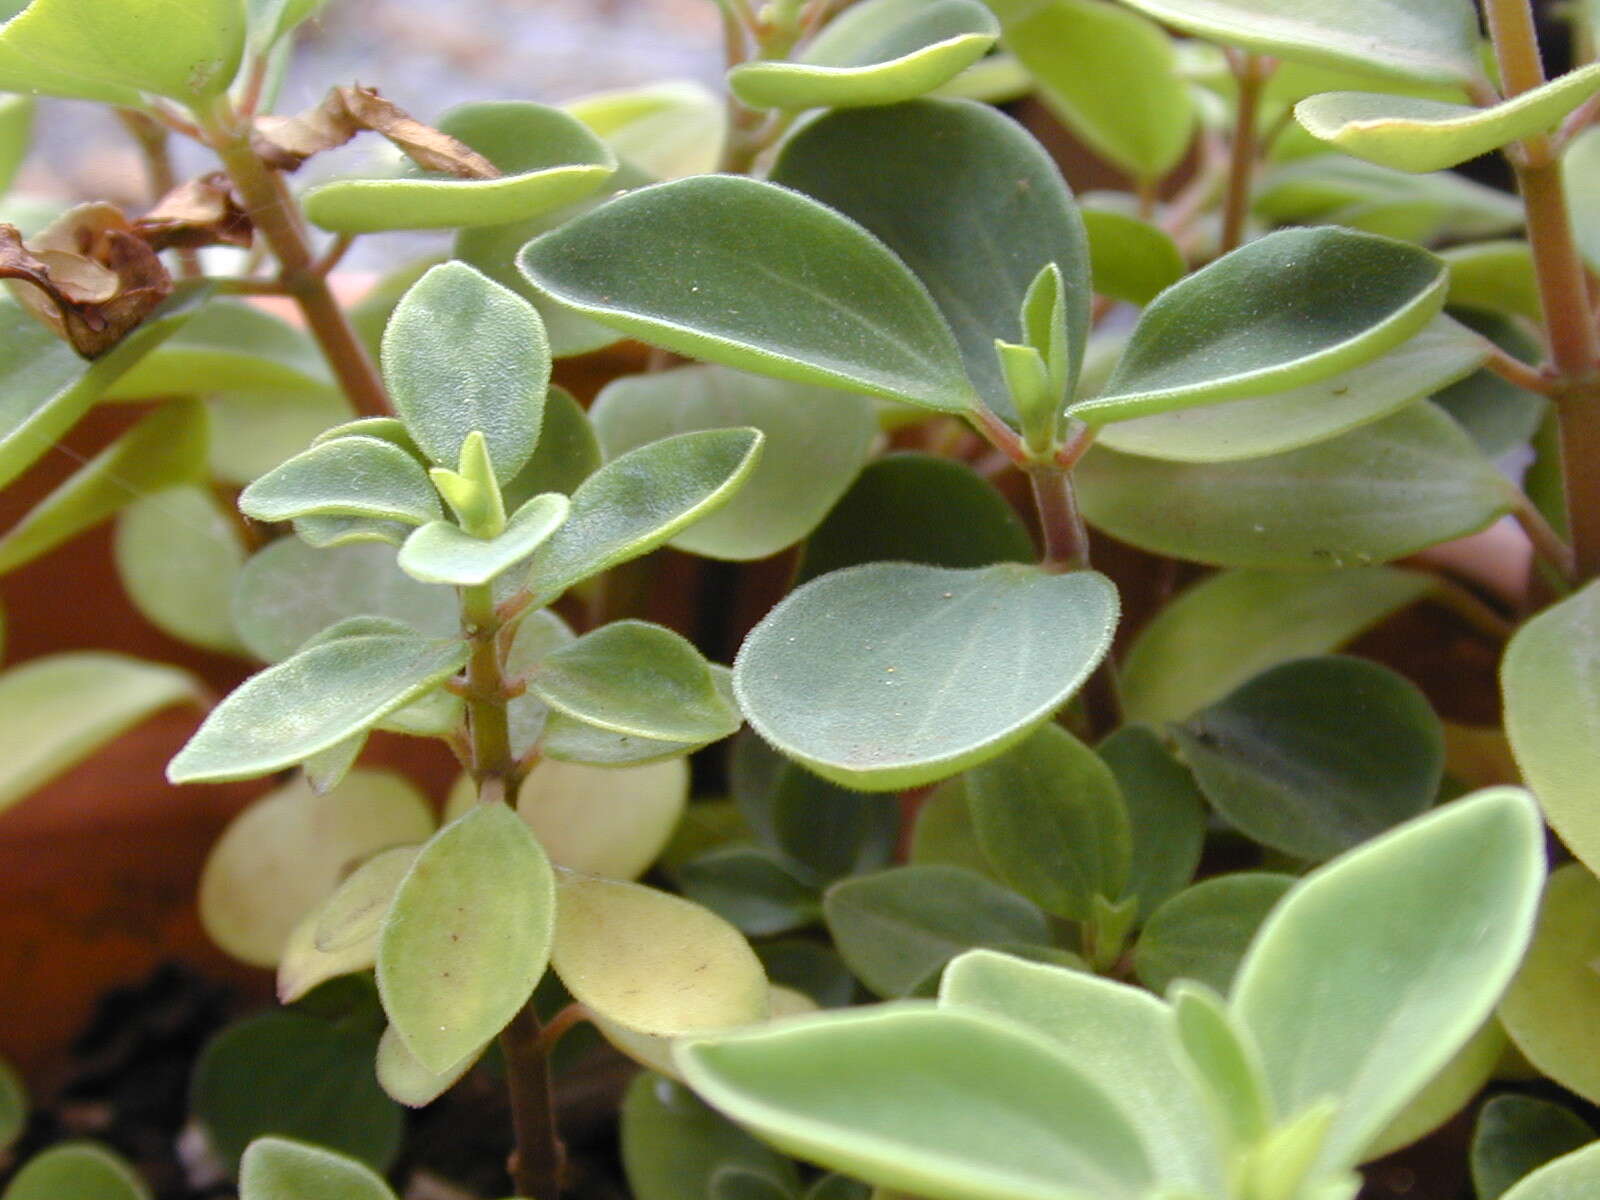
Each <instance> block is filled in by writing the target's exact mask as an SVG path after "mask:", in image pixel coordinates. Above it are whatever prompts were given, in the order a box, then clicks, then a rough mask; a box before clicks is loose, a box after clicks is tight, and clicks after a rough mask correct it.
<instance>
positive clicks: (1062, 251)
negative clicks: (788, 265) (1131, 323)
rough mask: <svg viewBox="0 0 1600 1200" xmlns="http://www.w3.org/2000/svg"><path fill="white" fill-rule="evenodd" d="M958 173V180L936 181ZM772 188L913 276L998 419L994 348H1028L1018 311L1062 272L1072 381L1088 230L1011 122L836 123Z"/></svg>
mask: <svg viewBox="0 0 1600 1200" xmlns="http://www.w3.org/2000/svg"><path fill="white" fill-rule="evenodd" d="M950 161H960V162H961V163H962V164H963V170H962V171H961V172H960V173H958V174H956V175H951V174H950V173H949V172H946V171H942V170H941V169H940V164H942V163H945V162H950ZM772 178H773V180H774V181H775V182H778V183H782V184H785V185H786V186H789V187H793V188H796V189H798V190H799V191H801V192H804V193H806V194H807V195H809V196H811V197H813V198H815V199H817V200H820V201H821V202H822V203H824V204H826V205H828V206H829V207H830V208H833V209H835V210H837V211H838V212H841V213H843V214H844V215H845V216H847V217H850V218H852V219H854V220H856V221H859V222H860V223H861V224H862V226H863V227H864V228H865V229H866V230H867V231H868V232H869V233H871V234H873V235H874V236H875V237H877V238H878V239H880V240H881V241H882V242H883V243H884V244H885V245H886V246H888V247H889V249H890V250H892V251H893V252H894V253H895V254H896V255H897V256H898V257H899V258H900V260H901V261H902V262H904V263H905V264H906V265H907V266H908V267H910V268H911V270H912V272H913V273H914V274H915V275H916V276H917V278H918V279H920V280H921V281H922V284H923V285H924V286H925V287H926V288H927V289H928V292H929V293H930V294H931V295H932V297H933V301H934V303H935V304H937V305H938V306H939V311H940V313H941V314H943V317H944V320H945V322H946V323H947V324H948V326H949V328H950V329H951V330H952V331H954V333H955V339H956V342H957V344H958V345H959V346H960V349H961V360H962V363H963V365H964V366H965V369H966V375H967V378H968V379H970V380H971V381H972V383H973V384H974V385H975V386H976V387H977V390H978V394H979V395H981V396H982V397H983V399H984V401H985V402H986V403H987V404H988V405H989V406H990V407H991V408H994V409H995V410H996V411H997V412H1000V413H1002V414H1004V415H1008V416H1009V415H1012V406H1011V403H1010V398H1009V397H1010V393H1009V391H1008V389H1007V388H1006V385H1005V380H1004V377H1003V375H1002V373H1001V370H1000V364H999V362H998V361H997V360H996V358H995V352H994V343H995V339H996V338H1000V339H1002V340H1004V341H1007V342H1021V341H1023V340H1024V339H1023V336H1022V335H1023V330H1022V326H1021V321H1020V318H1019V313H1020V312H1021V311H1022V307H1023V300H1024V298H1025V297H1026V296H1027V294H1028V288H1029V286H1030V285H1031V284H1032V283H1033V281H1034V279H1035V277H1037V275H1038V274H1039V271H1040V270H1041V269H1042V268H1043V267H1044V266H1045V264H1046V263H1051V262H1053V263H1055V264H1056V265H1057V266H1058V267H1059V269H1060V271H1061V274H1062V278H1063V282H1064V284H1065V286H1064V288H1063V292H1064V300H1065V307H1066V313H1067V347H1068V358H1069V366H1068V379H1069V381H1070V380H1074V379H1076V377H1077V370H1078V364H1079V362H1080V361H1081V359H1082V357H1083V346H1084V341H1085V339H1086V337H1087V335H1088V328H1089V283H1088V275H1089V248H1088V241H1087V238H1086V235H1085V234H1084V230H1083V220H1082V218H1081V217H1080V216H1079V215H1078V210H1077V206H1076V205H1075V204H1074V202H1073V200H1072V195H1071V193H1070V192H1068V190H1067V188H1066V185H1065V184H1064V183H1063V182H1062V180H1061V174H1060V172H1059V170H1058V169H1057V168H1056V166H1055V164H1054V162H1052V161H1051V159H1050V157H1049V155H1047V154H1046V153H1045V152H1044V150H1043V148H1042V147H1040V145H1039V143H1038V142H1036V141H1034V140H1033V138H1032V137H1030V136H1029V135H1028V134H1027V133H1026V132H1024V131H1023V129H1022V128H1021V126H1019V125H1017V124H1016V123H1015V122H1014V121H1012V120H1010V119H1009V118H1008V117H1006V116H1004V115H1003V114H1001V113H999V112H998V111H996V110H995V109H992V108H989V107H987V106H986V105H982V104H978V103H976V102H974V101H970V100H918V101H914V102H912V103H910V104H904V105H897V106H895V107H893V108H878V109H861V110H854V111H846V112H835V113H830V114H829V115H827V116H825V117H822V118H820V119H819V120H817V121H814V122H812V123H811V124H809V125H807V126H806V127H805V128H804V129H802V130H801V131H800V132H799V133H797V134H795V136H794V137H792V138H790V139H789V140H788V142H786V143H785V145H784V148H783V152H782V154H781V156H780V157H779V159H778V162H777V164H776V165H775V166H774V167H773V173H772ZM878 394H883V393H878ZM900 398H902V399H906V400H910V401H912V402H913V403H923V404H928V405H929V407H941V406H940V405H936V404H929V402H928V401H927V400H924V399H919V398H918V397H917V396H916V395H914V394H910V393H901V394H900Z"/></svg>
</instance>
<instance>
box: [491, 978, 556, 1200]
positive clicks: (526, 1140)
mask: <svg viewBox="0 0 1600 1200" xmlns="http://www.w3.org/2000/svg"><path fill="white" fill-rule="evenodd" d="M542 1034H543V1030H542V1029H541V1028H540V1025H539V1015H538V1013H536V1012H535V1011H534V1008H533V999H532V997H529V999H528V1002H527V1003H526V1004H524V1005H523V1006H522V1009H521V1011H520V1012H518V1013H517V1015H516V1016H514V1017H512V1018H511V1024H509V1025H507V1026H506V1027H505V1029H504V1030H503V1031H502V1032H501V1034H500V1053H501V1054H502V1055H503V1056H504V1057H505V1061H506V1082H507V1084H508V1086H509V1087H510V1090H511V1125H512V1128H513V1130H514V1131H515V1133H516V1139H517V1148H516V1150H515V1152H514V1153H513V1154H512V1156H511V1179H512V1182H513V1183H515V1184H516V1188H517V1195H518V1196H523V1197H526V1198H527V1200H556V1197H557V1196H559V1195H560V1194H561V1180H562V1176H563V1175H564V1174H565V1173H566V1157H567V1156H566V1151H565V1150H563V1149H562V1146H561V1138H560V1136H559V1135H558V1134H557V1133H556V1123H555V1112H556V1101H555V1089H554V1087H553V1085H552V1083H551V1079H550V1058H549V1055H548V1054H547V1053H546V1046H545V1043H544V1039H543V1036H542Z"/></svg>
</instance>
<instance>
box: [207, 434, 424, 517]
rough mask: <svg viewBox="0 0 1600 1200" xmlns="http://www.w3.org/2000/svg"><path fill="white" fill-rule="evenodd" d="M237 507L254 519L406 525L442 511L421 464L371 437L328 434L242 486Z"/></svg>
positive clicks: (399, 450)
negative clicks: (358, 519)
mask: <svg viewBox="0 0 1600 1200" xmlns="http://www.w3.org/2000/svg"><path fill="white" fill-rule="evenodd" d="M239 510H240V511H241V512H243V513H244V514H245V515H246V516H248V517H254V518H255V519H256V520H258V521H288V520H292V519H293V518H295V517H305V516H319V515H329V516H344V515H351V516H364V517H372V518H374V519H376V520H380V521H403V522H405V523H406V524H407V525H425V524H427V523H428V522H429V521H436V520H438V519H439V518H440V517H441V516H442V515H443V510H442V509H441V508H440V507H439V497H438V495H437V494H436V493H435V492H434V490H433V485H432V484H430V483H429V482H428V476H427V473H426V472H424V471H423V469H422V464H421V463H419V462H417V460H416V459H415V458H413V457H411V455H409V454H407V453H406V452H405V451H404V450H402V449H400V447H399V446H396V445H395V444H394V443H393V442H386V441H383V440H381V439H379V438H373V437H341V438H334V439H333V440H332V441H327V442H322V443H321V444H319V445H316V446H312V447H311V448H310V449H309V450H305V451H303V452H301V453H300V454H297V455H295V456H294V457H293V458H291V459H290V460H289V461H288V462H286V463H284V464H283V465H282V466H279V467H277V468H276V469H275V470H272V471H269V472H268V473H267V474H265V475H263V476H262V477H261V478H260V479H258V480H256V481H255V482H254V483H252V484H251V485H250V486H249V487H247V488H245V490H244V491H243V492H242V493H240V496H239Z"/></svg>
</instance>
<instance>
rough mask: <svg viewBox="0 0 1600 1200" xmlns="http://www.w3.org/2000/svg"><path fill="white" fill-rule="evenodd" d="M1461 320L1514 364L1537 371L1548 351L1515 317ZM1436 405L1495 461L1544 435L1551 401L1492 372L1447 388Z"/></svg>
mask: <svg viewBox="0 0 1600 1200" xmlns="http://www.w3.org/2000/svg"><path fill="white" fill-rule="evenodd" d="M1461 318H1462V320H1463V321H1464V322H1465V323H1466V324H1467V325H1468V327H1469V328H1471V329H1473V330H1474V331H1476V332H1477V333H1480V334H1482V335H1483V336H1484V337H1486V338H1488V339H1489V340H1490V341H1491V342H1493V343H1494V344H1495V345H1497V346H1499V347H1500V349H1502V350H1504V351H1505V352H1506V353H1507V354H1509V355H1511V356H1512V357H1513V358H1517V359H1521V360H1522V361H1523V362H1525V363H1527V364H1528V365H1529V366H1533V367H1537V366H1538V365H1539V362H1540V360H1541V359H1542V358H1543V356H1544V347H1543V346H1542V345H1541V344H1540V343H1539V342H1538V341H1537V340H1536V339H1535V338H1533V337H1532V336H1530V334H1529V332H1528V330H1527V328H1526V327H1525V326H1524V325H1523V324H1522V323H1521V322H1519V321H1517V320H1516V319H1515V318H1514V317H1509V316H1506V315H1505V314H1503V313H1493V312H1483V311H1482V310H1478V311H1470V310H1463V311H1461ZM1433 402H1434V403H1435V404H1437V405H1438V406H1439V407H1440V408H1442V409H1444V410H1445V412H1447V413H1449V414H1450V416H1451V417H1452V418H1454V419H1455V421H1456V423H1457V424H1458V425H1460V426H1461V427H1462V428H1463V429H1465V430H1466V431H1467V433H1468V434H1469V435H1471V437H1472V440H1473V441H1474V442H1476V443H1477V445H1478V449H1480V450H1482V451H1483V453H1484V454H1485V455H1487V456H1488V457H1490V458H1500V457H1502V456H1503V455H1506V454H1509V453H1510V452H1512V451H1514V450H1518V449H1520V448H1522V447H1524V446H1526V445H1527V444H1528V443H1529V442H1530V441H1531V440H1532V439H1533V436H1534V434H1536V433H1537V432H1538V431H1539V426H1540V425H1541V424H1542V423H1543V421H1544V418H1545V415H1546V413H1548V412H1549V410H1550V400H1549V397H1547V396H1540V395H1538V394H1537V393H1534V392H1528V391H1524V390H1523V389H1521V388H1519V387H1517V386H1516V385H1515V384H1513V383H1511V382H1509V381H1508V380H1506V379H1505V378H1504V377H1502V376H1500V375H1497V374H1495V373H1494V372H1493V371H1491V370H1489V369H1487V368H1480V369H1479V370H1477V371H1474V372H1473V373H1472V374H1471V375H1468V376H1467V377H1466V378H1465V379H1461V380H1458V381H1456V382H1455V383H1453V384H1451V385H1450V386H1449V387H1447V388H1445V389H1444V390H1443V391H1442V392H1439V393H1438V394H1437V395H1435V396H1434V397H1433Z"/></svg>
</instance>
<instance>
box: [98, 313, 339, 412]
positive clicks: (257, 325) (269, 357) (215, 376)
mask: <svg viewBox="0 0 1600 1200" xmlns="http://www.w3.org/2000/svg"><path fill="white" fill-rule="evenodd" d="M332 384H333V376H332V374H331V373H330V372H329V370H328V364H327V360H326V359H324V358H323V357H322V355H321V353H320V352H319V351H318V349H317V344H316V342H314V341H313V340H312V339H311V336H310V334H308V333H306V332H305V331H304V330H302V329H297V328H295V327H294V326H293V325H290V324H289V323H288V322H287V321H284V320H283V319H281V318H279V317H275V316H273V315H272V314H271V313H268V312H265V311H263V310H262V309H261V308H259V307H258V306H256V305H254V304H245V303H243V302H242V301H237V300H213V301H211V302H210V303H208V304H206V305H204V306H203V307H201V308H200V309H199V310H198V311H196V312H195V314H194V316H193V317H192V318H191V319H190V320H188V321H187V322H185V324H184V326H183V328H182V329H180V330H179V331H178V332H177V333H176V334H175V335H174V336H172V337H171V338H169V339H167V340H166V341H165V342H163V343H162V344H161V345H160V346H158V347H157V348H156V349H154V350H152V351H151V352H150V353H149V354H148V355H146V356H145V357H144V358H143V359H142V360H141V361H140V362H139V363H138V364H137V365H135V366H134V367H133V368H132V369H131V370H129V371H128V372H127V374H125V375H123V376H122V377H121V378H120V379H118V380H117V381H116V382H115V383H113V384H112V385H111V387H110V388H108V389H107V392H106V396H107V398H108V399H112V400H149V399H156V398H160V397H165V396H188V395H193V394H195V392H196V390H197V389H202V388H203V389H204V391H205V392H207V393H216V392H244V393H249V394H252V395H266V396H271V397H273V398H275V399H276V400H277V402H278V403H280V404H281V403H286V402H287V401H286V397H288V396H290V395H300V394H303V393H305V392H307V391H311V390H315V389H320V388H326V387H329V386H331V385H332Z"/></svg>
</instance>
